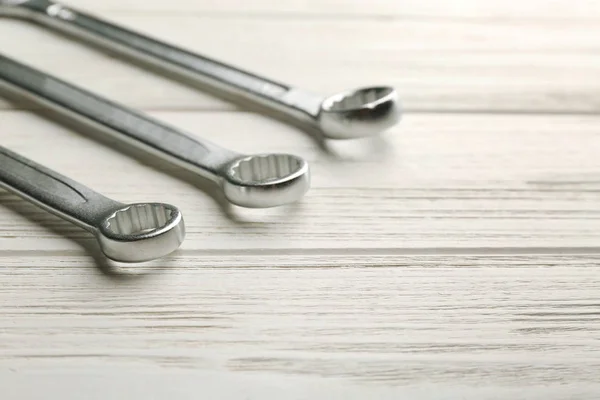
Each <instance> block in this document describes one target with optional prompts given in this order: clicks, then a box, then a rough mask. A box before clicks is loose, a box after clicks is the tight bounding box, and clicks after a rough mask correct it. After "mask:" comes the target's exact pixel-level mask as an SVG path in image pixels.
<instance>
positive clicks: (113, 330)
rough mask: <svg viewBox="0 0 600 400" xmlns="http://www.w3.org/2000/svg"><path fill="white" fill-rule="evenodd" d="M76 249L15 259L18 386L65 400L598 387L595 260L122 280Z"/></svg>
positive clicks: (230, 271) (3, 295) (417, 259)
mask: <svg viewBox="0 0 600 400" xmlns="http://www.w3.org/2000/svg"><path fill="white" fill-rule="evenodd" d="M61 260H62V262H61V264H60V265H59V264H57V263H56V259H44V258H43V257H38V258H32V257H30V256H25V257H20V256H17V257H10V258H3V261H2V263H3V268H2V269H0V371H2V375H0V376H1V380H2V387H3V393H4V394H8V395H9V398H34V396H33V395H34V394H36V393H38V394H39V393H40V390H42V389H44V392H45V394H46V396H47V397H48V396H50V398H53V397H52V396H53V395H57V394H58V393H59V391H61V389H62V391H64V388H65V387H66V386H63V385H67V382H76V383H75V384H74V385H75V386H74V387H73V390H72V391H71V390H69V391H68V392H69V394H68V395H69V396H72V397H67V398H77V397H75V396H74V393H75V394H77V393H79V394H80V393H82V392H83V391H84V390H86V389H87V390H89V389H90V388H94V389H95V390H94V396H97V397H92V398H101V397H102V395H104V396H105V397H104V398H106V395H109V394H112V393H114V391H115V390H116V389H115V388H120V389H121V390H122V392H123V395H124V394H127V395H129V396H130V397H129V398H131V396H132V395H135V396H137V398H144V395H150V394H151V393H154V392H153V390H155V389H156V390H158V392H156V393H162V394H167V393H170V394H171V395H172V398H175V399H187V398H192V397H191V396H197V394H198V393H199V391H202V393H204V394H205V395H208V397H211V398H225V399H229V398H231V399H233V398H240V393H243V394H244V395H245V397H246V398H259V396H262V397H260V398H279V394H281V393H290V394H291V398H294V399H296V398H298V399H300V398H302V399H304V398H308V397H307V396H310V395H311V394H312V398H315V397H317V398H331V395H334V394H339V395H341V397H342V398H346V397H345V396H344V395H345V394H346V393H348V391H352V392H354V394H350V395H349V398H365V397H364V396H365V395H367V394H371V395H373V394H380V395H381V396H382V397H381V398H386V399H388V398H389V399H392V398H407V397H409V396H410V398H419V399H439V398H448V399H451V398H474V397H475V396H476V397H477V398H482V399H502V398H507V397H511V398H512V395H515V397H514V398H517V399H530V398H535V397H536V396H538V395H540V394H543V395H544V396H545V398H549V399H564V398H585V399H588V398H589V399H591V398H593V395H595V394H596V393H597V392H598V390H600V385H599V383H598V380H597V376H598V374H597V371H598V370H599V368H600V357H599V354H598V346H597V341H596V340H595V337H597V333H598V331H599V330H600V322H599V321H600V320H599V319H598V317H597V316H598V311H599V310H598V289H599V287H598V281H597V279H596V278H597V265H598V262H600V258H599V257H598V256H584V255H581V256H566V255H554V256H537V257H531V256H519V255H512V256H506V255H505V256H496V257H495V256H484V257H482V256H469V255H465V256H443V255H438V256H404V257H397V256H380V257H376V258H373V257H372V256H370V255H368V256H358V257H356V256H348V255H340V256H339V257H336V258H323V257H321V256H316V257H315V256H307V255H298V256H284V255H273V256H260V255H257V256H244V257H239V256H237V255H220V256H212V257H211V256H208V257H197V256H191V257H190V256H182V257H179V258H178V259H177V260H176V261H177V262H176V264H175V265H173V266H171V269H169V270H162V271H160V272H159V273H157V274H153V275H150V276H145V277H139V279H134V278H131V279H123V280H118V279H106V278H103V277H102V275H101V274H99V273H98V272H97V271H96V270H95V269H94V268H93V264H91V263H90V262H89V260H88V259H86V258H82V257H78V256H67V257H63V258H62V259H61ZM333 265H335V266H336V267H334V268H331V267H332V266H333ZM278 266H279V267H285V268H276V267H278ZM10 371H13V372H12V373H11V372H10ZM15 372H17V373H15ZM158 375H160V376H158ZM142 376H144V377H145V379H144V383H142V382H141V381H140V378H141V377H142ZM154 376H156V377H157V378H156V379H154ZM130 378H131V379H132V380H130ZM34 379H35V380H36V382H37V381H38V380H39V382H40V384H41V386H37V385H33V386H36V387H35V388H34V389H32V388H31V386H32V385H30V384H29V385H27V384H26V383H27V382H32V381H33V380H34ZM67 379H68V381H67ZM205 381H206V382H207V383H206V385H205V384H204V382H205ZM101 382H113V383H114V384H100V383H101ZM125 382H128V384H127V385H126V386H124V384H125ZM132 382H135V383H132ZM68 387H69V388H71V386H70V385H69V386H68ZM231 387H235V388H237V389H236V390H233V389H231ZM432 387H433V388H435V390H432V389H431V388H432ZM344 388H346V389H344ZM440 393H442V394H443V395H442V396H440ZM28 394H29V396H27V395H28ZM109 397H111V398H113V397H112V396H109ZM285 397H288V396H285ZM115 398H124V397H122V395H121V397H119V396H117V397H115ZM378 398H379V397H378Z"/></svg>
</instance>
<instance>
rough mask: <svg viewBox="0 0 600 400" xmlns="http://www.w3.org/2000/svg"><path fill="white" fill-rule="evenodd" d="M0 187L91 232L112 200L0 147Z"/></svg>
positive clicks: (112, 203) (116, 206) (104, 214)
mask: <svg viewBox="0 0 600 400" xmlns="http://www.w3.org/2000/svg"><path fill="white" fill-rule="evenodd" d="M0 166H1V168H0V187H3V188H5V189H7V190H9V191H11V192H13V193H15V194H17V195H18V196H20V197H22V198H24V199H27V200H28V201H30V202H32V203H34V204H36V205H38V206H39V207H41V208H43V209H45V210H47V211H49V212H51V213H53V214H55V215H58V216H60V217H62V218H64V219H66V220H68V221H70V222H72V223H74V224H76V225H79V226H80V227H82V228H84V229H87V230H89V231H91V232H94V231H95V229H96V226H97V225H98V223H99V222H100V221H102V220H103V219H104V218H105V217H106V216H107V214H108V213H110V211H111V210H114V209H117V208H118V207H119V206H121V203H118V202H116V201H114V200H111V199H109V198H107V197H104V196H102V195H101V194H98V193H96V192H94V191H93V190H91V189H89V188H87V187H86V186H83V185H81V184H79V183H77V182H75V181H73V180H72V179H69V178H67V177H65V176H63V175H61V174H59V173H57V172H55V171H53V170H51V169H49V168H46V167H44V166H42V165H39V164H37V163H35V162H33V161H31V160H29V159H27V158H25V157H23V156H21V155H19V154H17V153H15V152H13V151H10V150H8V149H7V148H5V147H2V146H0Z"/></svg>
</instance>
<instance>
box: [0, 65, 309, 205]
mask: <svg viewBox="0 0 600 400" xmlns="http://www.w3.org/2000/svg"><path fill="white" fill-rule="evenodd" d="M0 86H3V87H4V88H5V89H8V90H9V91H11V92H13V93H16V94H19V95H22V96H25V97H27V98H28V99H30V100H32V101H34V102H36V103H39V104H41V105H44V106H47V107H49V108H51V109H53V110H56V111H58V112H60V113H62V114H64V115H66V116H68V117H70V118H73V119H75V120H78V121H83V122H85V123H87V124H89V125H91V126H93V127H95V128H99V129H101V130H102V131H103V132H106V133H107V134H111V135H113V136H115V137H116V138H118V139H121V140H124V141H126V142H129V143H130V144H133V145H135V146H137V147H139V148H141V149H143V150H146V151H148V152H150V153H153V154H155V155H158V156H160V157H162V158H164V159H166V160H168V161H171V162H173V163H175V164H178V165H180V166H182V167H184V168H187V169H189V170H191V171H193V172H196V173H198V174H200V175H202V176H204V177H206V178H209V179H211V180H212V181H214V182H216V183H217V184H219V185H220V186H221V188H222V189H223V192H224V194H225V197H226V198H227V199H228V200H229V201H230V202H232V203H233V204H237V205H239V206H243V207H250V208H266V207H273V206H279V205H283V204H287V203H292V202H295V201H297V200H299V199H300V198H302V196H304V194H305V193H306V191H307V190H308V188H309V186H310V172H309V168H308V164H307V162H306V161H305V160H303V159H302V158H300V157H297V156H294V155H291V154H257V155H250V156H247V155H242V154H239V153H235V152H233V151H230V150H226V149H224V148H221V147H218V146H217V145H215V144H213V143H210V142H208V141H206V140H200V139H199V138H196V137H193V136H191V135H188V134H186V133H184V132H183V131H181V130H178V129H177V128H175V127H172V126H170V125H167V124H165V123H162V122H159V121H157V120H155V119H152V118H150V117H149V116H147V115H144V114H142V113H139V112H136V111H133V110H131V109H129V108H127V107H124V106H121V105H118V104H116V103H113V102H112V101H110V100H107V99H104V98H102V97H100V96H97V95H95V94H93V93H91V92H88V91H85V90H84V89H81V88H78V87H77V86H74V85H71V84H69V83H67V82H65V81H62V80H59V79H57V78H55V77H52V76H50V75H48V74H46V73H44V72H41V71H38V70H36V69H33V68H31V67H28V66H26V65H24V64H21V63H19V62H17V61H15V60H12V59H10V58H8V57H5V56H3V55H1V54H0Z"/></svg>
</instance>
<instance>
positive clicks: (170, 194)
mask: <svg viewBox="0 0 600 400" xmlns="http://www.w3.org/2000/svg"><path fill="white" fill-rule="evenodd" d="M70 4H72V5H74V6H77V7H80V8H84V9H89V10H93V11H95V12H98V13H99V14H100V15H102V16H105V17H107V18H110V19H113V20H115V21H118V22H119V23H123V24H127V25H129V26H131V27H133V28H135V29H139V30H141V31H145V32H148V33H151V34H152V35H155V36H157V37H161V38H164V39H165V40H168V41H171V42H174V43H177V44H179V45H181V46H184V47H187V48H190V49H194V50H197V51H199V52H201V53H203V54H207V55H211V56H214V57H216V58H218V59H221V60H224V61H227V62H231V63H233V64H236V65H239V66H242V67H245V68H246V69H249V70H253V71H257V72H260V73H264V74H266V75H268V76H270V77H273V78H276V79H279V80H282V81H285V82H289V83H291V84H296V85H298V86H301V87H305V88H308V89H311V90H313V91H316V92H322V93H330V92H335V91H338V90H343V89H346V88H350V87H354V86H360V85H362V84H373V83H389V84H394V85H396V86H397V87H398V89H399V90H400V92H401V98H402V100H403V103H404V104H405V106H406V109H407V110H408V113H407V115H405V117H404V120H403V121H402V123H401V124H400V125H399V126H398V127H396V128H394V129H392V130H391V131H390V132H388V133H386V134H385V135H383V137H382V138H378V139H372V140H362V141H348V142H337V143H336V142H327V143H324V144H323V145H322V146H319V144H317V142H316V141H315V140H314V139H313V138H311V137H309V136H308V135H307V134H305V133H303V132H301V131H299V130H296V129H294V128H292V127H289V126H287V125H283V124H282V123H279V122H276V121H274V120H271V119H268V118H264V117H262V116H260V115H257V114H254V113H249V112H241V111H240V110H239V109H238V108H235V107H234V106H232V105H231V104H229V103H226V102H224V101H220V100H217V99H215V98H213V97H211V96H209V95H207V94H204V93H202V92H200V91H198V90H194V89H192V88H188V87H184V86H183V85H181V84H178V83H174V82H173V81H170V80H168V79H167V78H164V77H161V76H158V75H154V74H152V73H150V72H148V71H144V70H142V69H140V68H138V67H134V66H132V65H131V64H128V63H126V62H123V61H120V60H118V59H115V58H113V57H111V56H109V55H106V54H103V53H101V52H99V51H97V50H94V49H90V48H87V47H85V46H83V45H81V44H79V43H76V42H72V41H66V40H64V39H62V38H59V37H57V36H56V35H52V34H49V33H48V32H47V31H44V30H41V29H38V28H35V27H32V26H29V25H27V24H24V23H20V22H17V21H8V20H5V21H2V24H0V48H2V52H3V53H4V54H7V55H9V56H13V57H15V58H17V59H19V60H22V61H24V62H27V63H30V64H31V65H33V66H36V67H38V68H41V69H44V70H48V71H52V72H53V73H54V74H56V75H58V76H60V77H62V78H66V79H68V80H71V81H73V82H75V83H78V84H81V85H83V86H85V87H87V88H90V89H92V90H94V91H97V92H99V93H101V94H104V95H108V96H110V97H112V98H114V99H115V100H118V101H120V102H123V103H125V104H128V105H131V106H136V107H140V108H143V109H145V110H147V111H149V112H150V114H151V115H152V116H155V117H157V118H160V119H163V120H165V121H167V122H169V123H172V124H174V125H176V126H179V127H182V128H184V129H186V130H187V131H189V132H191V134H192V135H198V136H202V137H205V138H207V139H209V140H211V141H213V142H215V143H218V144H220V145H223V146H225V147H228V148H231V149H234V150H237V151H240V152H242V153H255V152H290V153H294V154H298V155H300V156H302V157H304V158H306V159H307V160H308V161H309V162H310V164H311V168H312V173H313V187H312V189H311V191H310V192H309V194H308V195H307V197H306V198H305V199H304V200H303V201H302V202H301V203H299V204H296V205H294V206H290V207H282V208H276V209H271V210H245V209H241V208H237V207H230V206H226V205H224V204H223V201H222V198H221V197H220V196H219V193H218V190H216V189H215V188H214V187H212V186H210V185H207V184H206V183H205V182H203V181H202V180H200V179H198V178H197V177H194V176H192V175H191V174H188V173H185V172H183V171H181V170H180V169H179V168H177V167H174V166H171V165H169V164H167V163H160V162H157V161H156V160H154V159H153V158H149V157H148V156H145V155H143V154H140V153H139V152H135V151H132V150H131V149H128V148H126V147H123V146H118V145H117V143H116V142H115V141H113V140H110V139H107V138H102V137H101V136H98V135H95V134H92V133H91V132H87V131H85V130H84V132H82V133H78V132H76V131H77V130H78V129H80V128H78V129H77V128H75V127H73V126H64V125H61V124H59V123H57V122H56V121H54V119H53V118H51V116H50V115H47V114H43V116H42V115H36V114H34V113H32V112H30V111H27V110H31V109H36V107H33V106H32V105H31V104H28V103H26V102H23V101H17V102H14V101H10V102H9V101H7V100H2V98H1V97H0V131H1V133H0V134H1V139H2V140H1V144H2V145H3V146H6V147H8V148H11V149H13V150H15V151H18V152H20V153H21V154H23V155H25V156H27V157H30V158H32V159H34V160H35V161H37V162H40V163H43V164H45V165H47V166H49V167H51V168H53V169H55V170H57V171H58V172H61V173H63V174H67V175H69V176H70V177H72V178H74V179H76V180H78V181H80V182H81V183H83V184H85V185H88V186H90V187H91V188H93V189H95V190H98V191H99V192H101V193H104V194H106V195H108V196H110V197H113V198H115V199H118V200H121V201H125V202H136V201H164V202H169V203H173V204H176V205H177V206H179V207H180V208H181V209H182V210H183V212H184V215H185V218H186V225H187V230H188V235H187V240H186V241H185V242H184V245H183V246H182V247H181V249H180V250H179V251H177V252H176V253H174V254H173V255H171V256H169V257H165V258H163V259H160V260H156V261H153V262H150V263H146V264H142V265H134V266H131V265H124V264H117V263H112V262H108V261H107V260H106V259H104V258H103V257H102V256H101V254H100V252H99V250H98V247H97V245H96V243H95V240H94V238H93V237H91V236H90V235H89V234H88V233H86V232H85V231H83V230H81V229H79V228H76V227H74V226H73V225H71V224H69V223H67V222H65V221H63V220H61V219H59V218H57V217H54V216H52V215H50V214H48V213H46V212H44V211H42V210H40V209H38V208H36V207H35V206H32V205H30V204H28V203H26V202H25V201H23V200H21V199H19V198H17V197H16V196H14V195H11V194H8V193H7V192H4V191H0V398H2V399H7V400H13V399H16V400H21V399H25V400H28V399H38V398H45V399H50V400H54V399H61V400H71V399H72V400H79V399H82V398H86V399H102V400H105V399H118V400H120V399H123V400H141V399H165V398H168V399H173V400H185V399H198V398H209V399H225V400H229V399H231V400H234V399H261V400H264V399H294V400H295V399H298V400H300V399H311V400H313V399H338V398H339V399H345V400H354V399H370V398H373V399H415V400H420V399H422V400H433V399H436V400H437V399H452V400H455V399H477V400H504V399H517V400H519V399H523V400H525V399H538V398H541V399H549V400H566V399H577V400H587V399H590V400H596V399H597V398H598V394H599V393H600V380H599V379H598V376H600V350H599V349H600V341H599V338H600V335H599V332H600V322H599V321H600V319H599V318H598V316H599V315H600V295H599V294H598V293H599V286H598V279H597V277H598V266H599V264H600V245H599V243H600V219H599V218H600V214H599V213H600V211H599V210H600V172H599V171H600V157H599V156H598V155H599V154H600V136H599V135H600V118H599V117H598V116H597V115H596V114H597V111H598V109H599V108H600V97H598V93H599V92H600V91H599V90H598V89H600V78H599V77H600V73H598V72H599V71H598V69H599V66H600V58H598V55H597V53H598V46H599V44H600V41H599V40H598V39H599V38H600V30H599V29H598V24H597V21H598V19H599V18H600V8H599V6H598V4H597V2H593V1H578V2H572V1H570V2H568V1H564V0H554V1H541V0H530V1H525V2H520V3H514V4H513V3H511V2H506V1H497V0H493V1H492V0H489V1H475V0H459V1H453V2H443V1H436V0H423V1H413V0H408V1H403V2H397V1H384V0H377V1H373V2H369V6H368V7H367V6H365V2H362V1H359V0H345V1H343V2H342V1H339V0H323V1H313V0H310V1H295V0H290V1H282V2H278V3H276V4H275V2H271V1H266V0H257V1H253V2H241V1H236V2H216V1H201V2H200V1H191V0H178V1H171V2H164V1H156V0H153V1H140V0H124V1H116V0H105V1H91V0H73V1H70ZM1 95H2V94H0V96H1ZM113 147H114V148H113ZM0 167H1V166H0Z"/></svg>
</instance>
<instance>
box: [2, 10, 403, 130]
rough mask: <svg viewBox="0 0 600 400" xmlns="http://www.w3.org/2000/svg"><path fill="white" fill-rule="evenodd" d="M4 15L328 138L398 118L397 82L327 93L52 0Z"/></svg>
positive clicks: (387, 125)
mask: <svg viewBox="0 0 600 400" xmlns="http://www.w3.org/2000/svg"><path fill="white" fill-rule="evenodd" d="M0 15H5V16H10V17H17V18H23V19H26V20H29V21H32V22H35V23H37V24H41V25H44V26H47V27H50V28H53V29H56V30H59V31H62V32H64V33H67V34H69V35H71V36H75V37H77V38H80V39H84V40H87V41H89V42H91V43H94V44H96V45H100V46H102V47H104V48H106V49H108V50H110V51H113V52H116V53H119V54H122V55H126V56H129V57H131V58H133V59H136V60H138V61H141V62H144V63H147V64H150V65H152V66H154V67H158V68H161V69H163V70H166V71H169V72H171V73H174V74H176V75H179V76H181V77H183V78H186V79H190V80H192V81H195V82H197V83H199V84H200V85H204V86H206V87H209V88H212V89H213V90H216V91H218V92H221V93H223V94H225V95H227V96H229V97H232V96H233V97H234V98H237V99H239V100H246V101H250V102H255V103H258V104H259V105H262V106H265V107H268V108H270V109H274V110H276V111H278V112H280V113H282V114H284V115H287V116H288V117H290V118H292V119H293V120H296V121H299V122H301V123H308V124H309V126H312V127H314V128H316V129H317V130H318V131H319V132H320V134H321V135H322V136H323V137H325V138H330V139H351V138H358V137H365V136H372V135H376V134H379V133H380V132H382V131H384V130H386V129H388V128H390V127H391V126H393V125H395V124H396V123H398V121H399V120H400V114H401V109H400V108H401V107H400V104H399V102H398V95H397V93H396V90H395V89H394V88H393V87H389V86H381V87H366V88H361V89H356V90H350V91H346V92H342V93H338V94H336V95H333V96H331V97H327V98H323V97H321V96H317V95H314V94H312V93H308V92H305V91H302V90H300V89H297V88H293V87H290V86H288V85H285V84H282V83H279V82H275V81H273V80H270V79H267V78H263V77H260V76H258V75H255V74H253V73H250V72H246V71H243V70H240V69H238V68H235V67H233V66H230V65H226V64H224V63H222V62H219V61H215V60H211V59H209V58H207V57H204V56H201V55H199V54H194V53H192V52H189V51H186V50H184V49H181V48H178V47H175V46H172V45H169V44H167V43H164V42H161V41H158V40H155V39H152V38H150V37H147V36H144V35H141V34H139V33H136V32H134V31H132V30H129V29H127V28H124V27H121V26H118V25H115V24H112V23H110V22H108V21H103V20H101V19H99V18H96V17H94V16H92V15H89V14H86V13H84V12H81V11H78V10H75V9H73V8H69V7H67V6H65V5H62V4H59V3H55V2H52V1H49V0H0Z"/></svg>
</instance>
